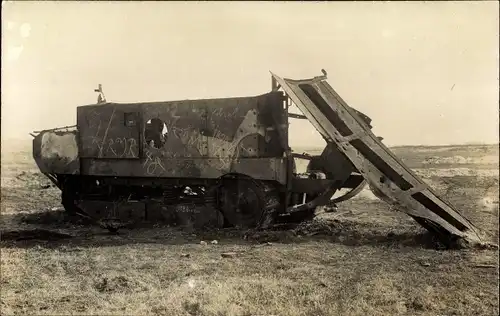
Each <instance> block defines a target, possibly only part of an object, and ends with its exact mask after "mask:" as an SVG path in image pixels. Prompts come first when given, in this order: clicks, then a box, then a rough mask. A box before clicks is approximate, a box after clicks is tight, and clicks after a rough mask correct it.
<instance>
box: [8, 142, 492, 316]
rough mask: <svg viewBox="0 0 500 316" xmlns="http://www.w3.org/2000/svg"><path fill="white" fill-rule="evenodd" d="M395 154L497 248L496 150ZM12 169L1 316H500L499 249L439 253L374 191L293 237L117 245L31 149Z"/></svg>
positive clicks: (130, 235)
mask: <svg viewBox="0 0 500 316" xmlns="http://www.w3.org/2000/svg"><path fill="white" fill-rule="evenodd" d="M394 151H395V152H396V154H397V155H398V156H400V157H402V158H403V159H404V161H405V162H406V163H407V164H408V165H409V166H410V167H411V168H413V169H414V170H415V171H416V172H417V173H418V174H419V175H421V176H422V177H423V178H424V180H425V181H427V182H428V183H429V184H430V185H431V186H432V187H434V188H435V189H436V191H437V192H438V193H439V194H441V195H442V196H444V197H445V198H447V199H448V200H449V201H451V202H452V203H453V204H454V205H455V206H456V207H457V208H458V209H459V210H461V211H462V212H463V213H464V214H465V215H466V216H468V217H469V218H470V219H471V220H472V221H473V222H474V223H475V224H476V226H477V227H479V228H480V229H481V230H482V232H483V234H484V236H485V238H486V239H488V240H491V241H495V242H496V243H498V237H499V235H498V234H499V230H498V220H499V216H498V207H499V204H498V203H499V201H498V195H499V191H498V186H499V183H498V181H499V174H498V168H499V166H498V145H496V146H495V145H494V146H450V147H398V148H395V149H394ZM1 172H2V173H1V181H2V182H1V184H2V188H1V189H2V191H1V197H2V200H1V222H0V230H1V232H2V235H1V270H0V271H1V279H0V289H1V312H0V314H1V315H15V314H18V315H61V314H64V315H69V314H80V315H92V314H93V315H286V316H288V315H289V316H292V315H498V307H499V304H498V253H497V251H496V250H489V249H485V250H484V249H483V250H478V249H465V250H442V249H436V247H435V244H434V243H433V242H432V239H431V237H430V236H429V235H428V234H427V233H426V232H425V231H424V230H423V229H422V228H420V227H419V226H418V225H417V224H416V223H415V222H414V221H413V220H412V219H411V218H409V217H408V216H406V215H404V214H399V213H393V212H392V211H390V210H389V208H388V207H387V205H386V204H385V203H383V202H382V201H379V200H378V199H377V198H375V197H374V196H373V194H371V193H370V192H369V191H365V192H362V194H360V195H359V196H357V197H356V198H355V199H352V200H350V201H347V202H345V203H343V204H342V205H340V207H339V209H338V210H337V211H336V212H334V213H324V214H319V215H318V217H317V219H315V220H314V221H313V222H312V223H305V224H301V225H300V226H298V227H295V228H290V229H289V230H281V231H270V232H266V233H258V234H256V233H250V232H236V231H231V230H227V231H211V232H187V231H181V230H179V229H174V228H168V227H149V228H147V227H146V228H137V229H134V230H123V231H120V233H119V234H118V235H110V234H109V233H107V232H105V231H103V230H101V229H99V228H95V227H91V226H89V225H87V224H85V223H80V222H77V221H75V220H72V219H67V218H65V217H64V214H63V213H62V211H61V210H60V204H59V192H58V191H57V189H55V188H52V187H48V186H47V185H48V181H47V180H46V179H44V177H43V176H40V175H39V174H38V172H37V169H36V166H35V165H34V162H33V160H32V158H31V153H30V148H29V146H28V147H27V148H24V149H19V148H15V149H9V148H5V147H4V146H2V161H1ZM212 240H217V244H213V243H211V241H212ZM200 241H206V242H207V244H200ZM227 252H230V254H228V255H224V256H223V255H222V254H223V253H227Z"/></svg>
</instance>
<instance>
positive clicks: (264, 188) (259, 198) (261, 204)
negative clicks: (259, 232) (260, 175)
mask: <svg viewBox="0 0 500 316" xmlns="http://www.w3.org/2000/svg"><path fill="white" fill-rule="evenodd" d="M219 196H220V199H219V201H220V204H219V205H220V210H221V212H222V214H223V215H224V217H225V219H226V220H227V222H228V223H229V224H231V225H232V226H235V227H240V228H257V227H259V228H266V227H268V226H270V225H271V224H272V223H273V222H274V219H275V218H276V216H275V213H276V210H277V209H278V207H279V199H278V198H277V194H276V190H275V189H274V188H273V187H272V186H269V185H267V184H265V183H263V182H261V181H258V180H254V179H252V178H250V177H243V176H234V177H230V178H229V177H225V178H223V179H222V183H221V189H220V195H219Z"/></svg>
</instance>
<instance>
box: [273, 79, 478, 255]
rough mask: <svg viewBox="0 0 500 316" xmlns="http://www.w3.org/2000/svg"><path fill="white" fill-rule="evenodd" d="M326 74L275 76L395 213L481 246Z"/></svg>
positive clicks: (451, 240) (449, 238)
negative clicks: (350, 103)
mask: <svg viewBox="0 0 500 316" xmlns="http://www.w3.org/2000/svg"><path fill="white" fill-rule="evenodd" d="M323 73H324V74H325V75H324V76H319V77H314V78H312V79H304V80H291V79H282V78H280V77H278V76H277V75H275V74H273V73H271V74H272V76H273V78H274V80H276V83H277V84H278V85H279V86H278V88H279V87H281V88H282V89H283V90H284V92H285V93H286V94H287V95H288V97H289V98H290V99H291V100H292V101H293V102H294V103H295V105H296V106H297V107H298V108H299V109H300V110H301V111H302V113H303V114H304V115H305V116H306V117H307V119H308V120H309V121H310V122H311V123H312V124H313V126H314V127H315V128H316V129H317V130H318V132H319V133H320V134H321V135H322V136H323V137H324V138H325V140H326V141H327V142H329V143H334V144H335V145H336V146H337V147H338V148H339V149H340V151H341V152H343V153H344V154H345V156H346V157H347V158H348V159H349V160H350V161H351V162H352V163H353V165H354V166H355V167H356V169H357V170H358V171H359V172H360V173H361V175H362V176H363V177H364V178H365V179H366V181H367V182H368V184H369V186H370V188H371V189H372V191H373V192H374V194H375V195H376V196H377V197H379V198H380V199H382V200H384V201H386V202H387V203H389V204H390V205H392V206H393V207H394V208H395V209H396V210H399V211H402V212H405V213H407V214H408V215H410V216H411V217H413V218H414V219H415V220H416V221H417V222H418V223H419V224H420V225H422V226H423V227H425V228H426V229H428V230H429V231H431V232H432V233H434V234H435V235H436V236H437V237H438V238H439V239H440V241H441V242H443V243H445V244H447V245H451V244H455V243H456V242H458V241H461V240H465V241H467V242H469V243H480V242H481V241H480V237H479V235H478V232H477V229H476V228H475V227H474V225H473V224H472V223H471V222H470V221H469V220H467V219H466V218H465V217H464V216H463V215H461V214H460V213H459V212H458V211H457V210H456V209H455V208H454V207H453V206H452V205H451V204H450V203H449V202H447V201H445V200H444V199H443V198H440V197H438V196H437V195H436V193H435V192H434V191H433V190H432V189H431V188H430V187H429V186H428V185H427V184H426V183H425V182H424V181H423V180H422V179H420V178H419V177H418V176H417V175H416V174H415V173H414V172H413V171H412V170H411V169H410V168H408V167H407V166H406V165H405V164H404V163H403V162H402V161H401V160H400V159H398V158H397V157H396V156H395V155H394V154H393V153H392V152H391V151H390V150H389V148H387V147H386V146H385V145H384V144H382V142H381V140H380V139H379V138H377V136H375V135H374V134H373V132H372V131H371V130H370V128H369V126H368V125H367V123H366V122H365V121H364V120H362V119H361V117H360V116H359V112H357V111H356V110H355V109H353V108H351V107H349V106H348V105H347V104H346V103H345V102H344V100H342V98H341V97H340V96H339V95H338V94H337V93H336V92H335V90H334V89H333V88H332V87H331V86H330V85H329V84H328V83H327V82H326V73H325V72H323Z"/></svg>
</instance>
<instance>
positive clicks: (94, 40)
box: [1, 1, 499, 145]
mask: <svg viewBox="0 0 500 316" xmlns="http://www.w3.org/2000/svg"><path fill="white" fill-rule="evenodd" d="M2 5H3V10H2V116H1V118H2V121H1V123H2V124H1V125H2V139H7V138H23V137H29V136H28V133H29V132H31V131H33V130H38V129H43V128H52V127H57V126H65V125H72V124H75V120H76V106H78V105H83V104H89V103H95V101H96V97H97V96H96V94H95V93H94V92H93V89H94V88H96V87H97V84H98V83H102V84H103V88H104V91H105V94H106V97H107V98H108V100H109V101H114V102H136V101H161V100H178V99H196V98H207V97H230V96H251V95H258V94H262V93H266V92H268V91H269V89H270V86H271V79H270V74H269V71H270V70H271V71H273V72H275V73H276V74H278V75H280V76H282V77H288V78H293V79H298V78H308V77H312V76H316V75H320V74H321V72H320V70H321V68H324V69H326V70H327V71H328V77H329V79H328V81H329V83H330V84H331V85H332V86H333V87H334V89H336V90H337V92H338V93H339V94H340V95H341V96H342V97H343V98H344V99H345V100H346V101H347V103H349V104H350V105H351V106H352V107H354V108H356V109H358V110H360V111H362V112H364V113H365V114H367V115H368V116H370V117H371V118H372V119H373V123H372V124H373V125H374V131H375V132H376V134H377V135H380V136H383V137H384V139H385V143H386V144H388V145H401V144H429V145H433V144H450V143H453V144H456V143H466V142H488V143H493V142H498V125H499V123H498V109H499V106H498V95H499V92H498V88H499V81H498V72H499V68H498V67H499V65H498V50H499V47H498V42H499V40H498V23H499V21H498V9H499V8H498V2H497V1H488V2H487V1H485V2H469V3H467V2H434V3H429V2H427V3H423V2H422V3H420V2H393V3H368V2H356V3H354V2H350V3H349V2H343V3H335V2H330V3H311V2H310V3H304V2H302V3H291V2H288V3H271V2H255V3H250V2H249V3H245V2H237V3H222V2H211V3H210V2H207V3H196V2H191V3H182V2H179V3H173V2H163V3H160V2H131V3H127V2H114V3H89V2H85V3H76V2H70V3H64V2H58V3H42V2H17V3H8V2H3V3H2ZM292 127H293V130H292V132H291V137H292V138H293V139H294V141H293V144H297V145H315V144H320V143H321V137H320V136H319V134H318V133H317V132H316V131H315V130H314V128H313V127H312V126H311V125H310V124H307V122H297V123H295V122H293V123H292Z"/></svg>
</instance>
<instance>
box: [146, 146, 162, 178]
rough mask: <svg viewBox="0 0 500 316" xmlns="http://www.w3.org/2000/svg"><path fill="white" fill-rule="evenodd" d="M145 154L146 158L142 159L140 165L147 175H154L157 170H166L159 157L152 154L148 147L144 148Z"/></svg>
mask: <svg viewBox="0 0 500 316" xmlns="http://www.w3.org/2000/svg"><path fill="white" fill-rule="evenodd" d="M145 154H146V160H145V161H144V163H143V165H142V167H143V168H144V170H145V171H146V173H147V174H148V175H155V174H156V172H157V171H160V172H162V170H163V172H167V170H166V169H165V166H164V165H163V162H162V161H161V159H160V157H156V156H154V153H153V152H152V151H151V150H149V149H147V150H146V152H145Z"/></svg>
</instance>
